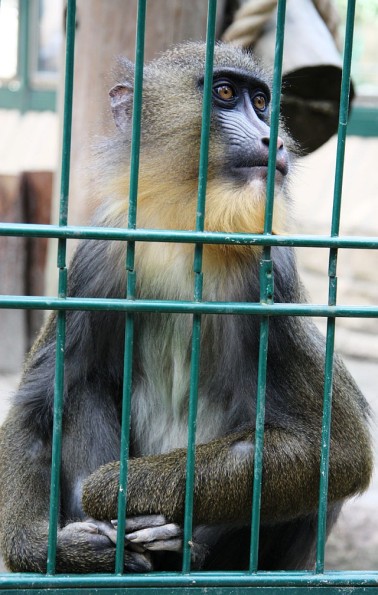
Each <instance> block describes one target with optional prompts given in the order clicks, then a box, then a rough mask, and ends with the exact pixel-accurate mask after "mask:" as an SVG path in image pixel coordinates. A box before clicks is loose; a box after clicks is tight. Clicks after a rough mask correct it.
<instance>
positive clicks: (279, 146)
mask: <svg viewBox="0 0 378 595" xmlns="http://www.w3.org/2000/svg"><path fill="white" fill-rule="evenodd" d="M261 141H262V143H263V145H265V146H266V147H269V142H270V137H269V136H263V137H262V139H261ZM283 146H284V142H283V140H282V138H281V137H280V136H277V151H278V150H279V149H283Z"/></svg>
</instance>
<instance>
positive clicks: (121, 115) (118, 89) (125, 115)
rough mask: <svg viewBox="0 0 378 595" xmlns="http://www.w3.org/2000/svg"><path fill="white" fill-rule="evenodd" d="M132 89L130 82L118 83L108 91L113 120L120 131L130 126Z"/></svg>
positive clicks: (124, 130)
mask: <svg viewBox="0 0 378 595" xmlns="http://www.w3.org/2000/svg"><path fill="white" fill-rule="evenodd" d="M133 93H134V89H133V86H132V85H131V84H130V83H122V84H118V85H116V86H115V87H113V88H112V89H110V91H109V96H110V106H111V108H112V112H113V118H114V122H115V123H116V126H117V128H118V129H119V130H120V131H121V132H126V131H127V130H128V129H129V128H130V122H131V113H132V107H133Z"/></svg>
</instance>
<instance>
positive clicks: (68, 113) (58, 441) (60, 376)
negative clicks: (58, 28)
mask: <svg viewBox="0 0 378 595" xmlns="http://www.w3.org/2000/svg"><path fill="white" fill-rule="evenodd" d="M75 15H76V0H68V4H67V42H66V75H65V89H64V114H63V149H62V177H61V191H60V205H59V225H61V226H65V225H67V216H68V195H69V178H70V158H71V124H72V96H73V75H74V53H75ZM58 268H59V297H60V298H63V299H64V298H65V297H66V295H67V268H66V240H65V239H60V240H59V243H58ZM65 336H66V313H65V311H63V310H62V311H59V312H58V314H57V334H56V363H55V385H54V419H53V438H52V462H51V491H50V517H49V541H48V551H47V573H48V574H54V573H55V568H56V544H57V529H58V517H59V497H60V485H59V483H60V482H59V480H60V468H61V447H62V418H63V394H64V350H65Z"/></svg>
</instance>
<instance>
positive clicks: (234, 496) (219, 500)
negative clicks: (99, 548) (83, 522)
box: [83, 425, 371, 524]
mask: <svg viewBox="0 0 378 595" xmlns="http://www.w3.org/2000/svg"><path fill="white" fill-rule="evenodd" d="M357 426H358V425H357ZM253 440H254V436H253V433H252V432H240V433H238V434H232V435H229V436H226V437H224V438H221V439H218V440H215V441H213V442H209V443H208V444H202V445H199V446H197V450H196V474H195V485H194V522H195V523H196V524H202V523H218V522H225V521H232V520H242V521H248V520H249V519H250V507H251V494H252V484H253V451H254V447H253ZM361 441H362V443H361ZM364 446H365V447H366V448H364ZM319 451H320V436H319V432H318V433H316V434H315V433H314V435H313V436H309V435H307V436H306V435H305V434H301V433H300V432H298V434H296V435H294V434H293V433H289V432H286V431H284V430H282V429H278V428H269V427H267V428H266V431H265V441H264V467H263V489H262V506H261V515H262V520H263V521H264V520H269V521H270V522H271V521H279V520H283V519H290V518H294V517H297V516H300V515H303V514H306V513H308V512H311V511H314V510H316V507H317V504H318V491H319ZM361 453H362V455H361ZM369 453H370V449H369V443H368V436H367V435H366V434H365V431H364V427H363V425H361V427H356V431H355V437H354V439H352V440H349V441H345V442H344V441H343V444H342V445H341V444H338V443H337V442H335V441H334V442H333V444H332V448H331V458H330V482H329V501H330V502H333V501H337V500H341V499H343V498H345V497H347V496H350V495H352V494H354V493H356V492H359V491H362V490H363V489H364V488H365V487H366V485H367V482H368V478H369V477H370V472H371V460H370V458H369ZM185 464H186V451H185V450H184V449H179V450H175V451H173V452H171V453H168V454H163V455H156V456H151V457H142V458H136V459H132V460H130V462H129V465H130V466H129V483H128V508H127V511H128V515H131V516H133V515H139V514H153V513H160V514H163V515H164V516H165V517H166V518H167V519H169V520H171V521H175V522H181V521H182V519H183V513H184V496H185ZM118 475H119V463H118V462H114V463H109V464H107V465H105V466H103V467H101V468H100V469H98V470H97V471H96V472H95V473H93V474H92V475H91V476H90V477H89V478H88V479H87V480H86V482H85V484H84V491H83V506H84V510H85V511H86V512H87V514H90V515H91V516H94V517H95V518H102V519H112V518H115V517H116V515H117V493H118Z"/></svg>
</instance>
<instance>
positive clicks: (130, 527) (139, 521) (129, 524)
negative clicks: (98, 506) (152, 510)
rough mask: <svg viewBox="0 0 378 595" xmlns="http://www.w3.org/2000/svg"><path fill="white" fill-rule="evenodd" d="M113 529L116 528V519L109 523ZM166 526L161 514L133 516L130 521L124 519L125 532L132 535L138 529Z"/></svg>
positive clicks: (165, 520)
mask: <svg viewBox="0 0 378 595" xmlns="http://www.w3.org/2000/svg"><path fill="white" fill-rule="evenodd" d="M111 523H112V525H113V527H114V528H117V526H118V521H117V519H115V520H113V521H111ZM166 524H167V519H166V518H165V517H164V516H163V515H161V514H150V515H144V516H135V517H131V518H130V519H126V531H127V532H130V533H132V532H133V531H139V530H140V529H146V528H149V527H161V526H162V525H166Z"/></svg>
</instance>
